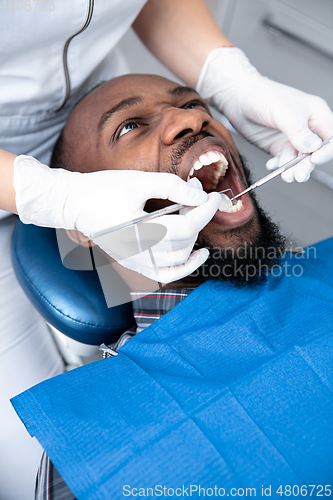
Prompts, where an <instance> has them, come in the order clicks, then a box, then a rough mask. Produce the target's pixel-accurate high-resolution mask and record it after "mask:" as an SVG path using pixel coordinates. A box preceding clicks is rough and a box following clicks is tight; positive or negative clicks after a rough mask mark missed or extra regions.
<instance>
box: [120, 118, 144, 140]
mask: <svg viewBox="0 0 333 500" xmlns="http://www.w3.org/2000/svg"><path fill="white" fill-rule="evenodd" d="M138 127H139V125H138V124H137V123H135V122H128V123H126V124H125V125H124V126H123V127H121V128H120V130H119V133H118V137H121V136H122V135H124V134H127V132H130V131H131V130H133V129H135V128H138Z"/></svg>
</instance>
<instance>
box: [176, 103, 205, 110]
mask: <svg viewBox="0 0 333 500" xmlns="http://www.w3.org/2000/svg"><path fill="white" fill-rule="evenodd" d="M198 107H201V108H204V110H205V111H207V109H206V106H205V105H204V103H203V102H202V101H199V100H195V101H190V102H187V103H186V104H185V105H184V106H182V108H184V109H193V108H198Z"/></svg>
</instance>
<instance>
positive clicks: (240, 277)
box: [188, 158, 286, 288]
mask: <svg viewBox="0 0 333 500" xmlns="http://www.w3.org/2000/svg"><path fill="white" fill-rule="evenodd" d="M242 163H243V169H244V173H245V177H246V180H247V183H248V185H250V184H252V180H251V173H250V170H249V169H248V167H247V166H246V165H245V164H244V159H243V158H242ZM250 196H251V198H252V201H253V205H254V208H255V211H256V212H257V221H258V223H257V224H255V221H254V220H250V221H248V222H247V223H246V224H244V225H243V226H242V227H239V228H233V229H230V230H228V235H230V237H231V236H234V237H236V239H239V240H240V241H242V242H244V243H241V244H240V245H239V246H238V247H237V248H232V247H228V248H222V247H217V246H212V245H211V243H210V242H209V241H207V240H206V239H205V238H204V237H199V239H198V241H197V243H196V244H195V246H194V249H198V248H204V247H205V248H208V250H209V253H210V255H209V257H208V259H207V260H206V262H205V263H204V264H203V265H202V266H201V267H200V268H199V269H197V270H196V271H194V273H192V274H191V275H190V276H189V277H188V280H189V283H191V282H192V281H193V283H197V282H198V281H199V282H202V281H206V280H207V279H214V280H220V281H229V282H231V283H233V284H234V285H235V286H236V287H238V288H241V287H243V286H246V285H247V286H248V285H252V286H256V285H258V284H260V283H262V282H264V281H266V280H267V278H268V276H269V273H270V271H271V269H272V268H273V267H274V266H276V265H278V264H279V262H280V260H281V257H282V255H283V251H284V248H285V242H286V239H285V237H284V236H283V235H282V234H281V232H280V230H279V228H278V226H277V225H276V224H275V223H274V222H273V221H272V220H271V218H270V217H269V216H268V215H267V214H266V213H265V212H264V210H263V209H262V208H261V207H260V206H259V204H258V201H257V199H256V197H255V195H254V194H253V192H252V193H251V194H250ZM255 226H257V227H259V232H258V231H257V233H258V234H257V235H256V237H255V238H253V235H254V232H255V229H254V227H255ZM234 239H235V238H234ZM247 240H249V241H251V243H248V241H247Z"/></svg>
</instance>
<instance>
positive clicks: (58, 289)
mask: <svg viewBox="0 0 333 500" xmlns="http://www.w3.org/2000/svg"><path fill="white" fill-rule="evenodd" d="M88 251H89V249H88ZM12 261H13V266H14V270H15V273H16V276H17V279H18V281H19V282H20V284H21V286H22V288H23V290H24V291H25V293H26V294H27V296H28V298H29V299H30V300H31V302H32V303H33V304H34V306H35V307H36V309H37V310H38V311H39V313H40V314H41V315H42V316H43V317H44V318H45V319H46V321H48V322H49V323H50V324H51V325H53V326H54V327H55V328H57V329H58V330H59V331H61V332H62V333H64V334H65V335H68V336H69V337H71V338H72V339H74V340H77V341H79V342H83V343H85V344H91V345H99V344H101V343H102V342H105V343H111V342H114V341H116V340H117V339H118V338H119V336H120V335H121V334H122V333H123V332H124V331H125V330H126V329H128V328H129V327H130V326H132V325H133V324H134V318H133V313H132V305H131V303H127V304H123V305H120V306H116V307H112V308H108V307H107V305H106V302H105V298H104V295H103V291H102V288H101V285H100V281H99V278H98V275H97V272H96V271H94V270H93V271H82V270H81V271H77V270H71V269H67V268H66V267H64V265H63V264H62V261H61V258H60V255H59V250H58V245H57V238H56V231H55V230H54V229H50V228H44V227H37V226H34V225H32V224H28V225H26V224H22V222H20V221H18V223H17V225H16V228H15V230H14V234H13V243H12Z"/></svg>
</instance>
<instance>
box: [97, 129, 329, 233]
mask: <svg viewBox="0 0 333 500" xmlns="http://www.w3.org/2000/svg"><path fill="white" fill-rule="evenodd" d="M330 142H333V136H332V137H329V138H328V139H326V141H324V142H323V143H322V145H321V146H320V148H319V149H321V148H322V147H323V146H326V144H329V143H330ZM311 154H312V153H303V154H300V155H299V156H297V157H296V158H294V159H292V160H290V161H288V162H287V163H285V164H284V165H282V166H281V167H279V168H277V169H276V170H274V171H273V172H271V173H269V174H268V175H265V177H263V178H262V179H259V180H258V181H257V182H254V183H253V184H251V186H250V187H248V188H247V189H245V190H244V191H242V192H241V193H239V194H237V195H236V196H234V193H233V192H232V189H230V188H229V189H225V190H224V191H219V194H222V193H225V192H227V191H230V192H231V194H232V198H230V201H231V203H232V205H235V203H236V202H235V201H234V200H236V199H237V198H239V197H240V196H243V195H244V194H246V193H248V192H249V191H252V190H253V189H255V188H257V187H259V186H262V185H263V184H265V183H266V182H268V181H270V180H271V179H274V177H276V176H278V175H280V174H282V172H284V171H285V170H288V169H289V168H291V167H294V166H295V165H297V163H299V162H300V161H302V160H304V158H307V157H308V156H310V155H311ZM182 208H187V205H182V204H181V203H176V204H174V205H170V206H169V207H165V208H161V209H160V210H156V211H155V212H152V213H150V214H147V215H142V216H141V217H137V218H136V219H133V220H131V221H128V222H123V223H122V224H119V225H118V226H113V227H110V228H107V229H104V230H102V231H98V232H97V233H94V234H91V235H90V238H92V239H94V238H99V237H100V236H105V235H106V234H109V233H113V232H114V231H118V230H119V229H124V228H126V227H131V226H135V224H139V223H140V222H145V221H148V220H152V219H156V218H157V217H161V216H162V215H167V214H172V213H174V212H178V210H181V209H182Z"/></svg>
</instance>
